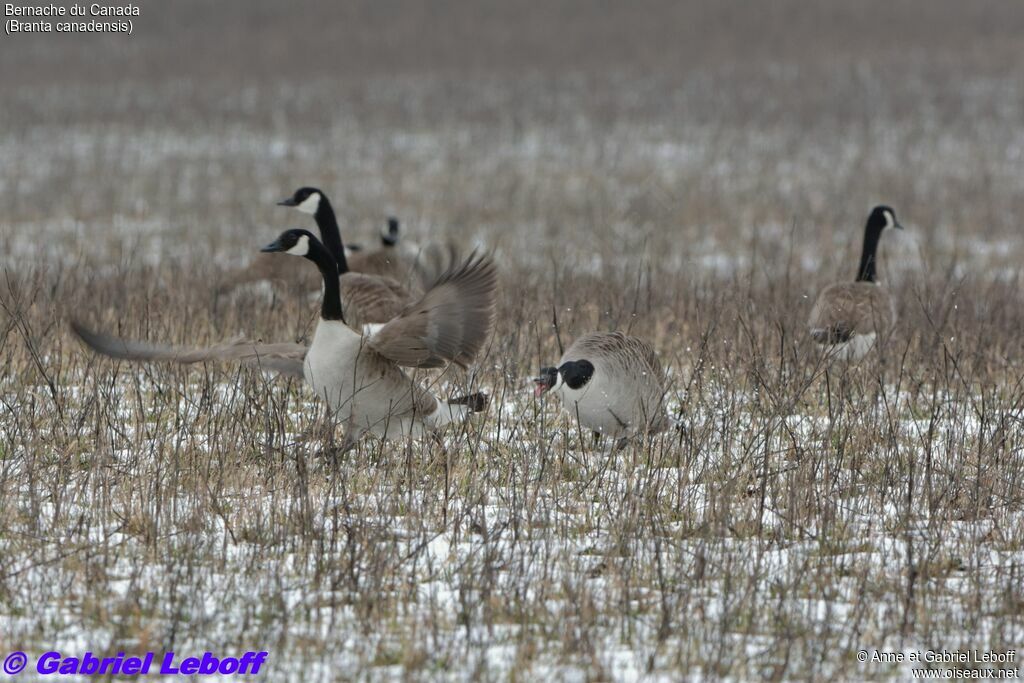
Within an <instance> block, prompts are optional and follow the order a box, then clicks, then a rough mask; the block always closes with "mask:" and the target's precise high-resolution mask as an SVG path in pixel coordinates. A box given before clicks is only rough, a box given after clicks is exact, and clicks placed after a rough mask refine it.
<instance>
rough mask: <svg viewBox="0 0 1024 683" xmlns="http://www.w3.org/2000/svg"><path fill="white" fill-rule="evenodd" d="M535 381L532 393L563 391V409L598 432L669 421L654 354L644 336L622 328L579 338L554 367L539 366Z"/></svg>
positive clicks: (630, 430)
mask: <svg viewBox="0 0 1024 683" xmlns="http://www.w3.org/2000/svg"><path fill="white" fill-rule="evenodd" d="M534 382H535V383H536V388H535V395H536V396H541V395H543V394H544V393H545V392H547V391H554V392H555V393H557V394H559V395H561V397H562V409H563V410H565V411H566V412H567V413H569V414H570V415H573V416H576V415H578V416H579V421H580V424H582V425H583V426H584V427H587V428H588V429H591V430H593V431H594V432H595V433H598V434H605V435H612V436H616V437H623V436H627V435H634V434H637V433H651V434H653V433H657V432H660V431H662V430H664V429H666V428H667V427H668V426H669V418H668V415H666V414H665V406H664V396H665V375H664V373H663V372H662V369H661V362H660V361H659V360H658V356H657V354H655V353H654V349H653V348H651V345H650V344H648V343H647V342H645V341H644V340H642V339H637V338H636V337H629V336H626V335H624V334H622V333H621V332H595V333H593V334H588V335H586V336H584V337H580V338H579V339H577V340H576V341H575V342H573V344H572V345H571V346H570V347H569V348H568V349H566V351H565V353H564V354H563V355H562V358H561V360H560V361H559V366H558V367H557V368H553V367H547V368H542V369H541V371H540V377H537V378H536V379H535V380H534Z"/></svg>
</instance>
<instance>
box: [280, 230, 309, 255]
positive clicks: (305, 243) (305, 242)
mask: <svg viewBox="0 0 1024 683" xmlns="http://www.w3.org/2000/svg"><path fill="white" fill-rule="evenodd" d="M285 253H287V254H291V255H292V256H305V255H306V254H308V253H309V237H308V236H306V235H302V236H300V237H299V241H298V242H296V243H295V246H294V247H292V248H291V249H289V250H287V251H286V252H285Z"/></svg>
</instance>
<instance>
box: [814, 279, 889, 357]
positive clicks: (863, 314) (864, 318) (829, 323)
mask: <svg viewBox="0 0 1024 683" xmlns="http://www.w3.org/2000/svg"><path fill="white" fill-rule="evenodd" d="M807 322H808V327H810V329H811V337H812V338H813V339H814V341H816V342H818V343H819V344H839V343H842V342H847V341H850V340H851V339H853V337H855V336H857V335H858V334H872V333H882V334H885V333H888V332H889V330H890V329H891V328H892V326H893V324H895V322H896V320H895V314H894V311H893V303H892V299H891V297H890V295H889V293H888V292H887V291H886V290H885V288H883V287H882V286H880V285H877V284H874V283H870V282H841V283H836V284H833V285H829V286H828V287H826V288H825V289H823V290H822V292H821V294H820V295H819V296H818V300H817V301H816V302H815V303H814V308H813V309H812V310H811V315H810V318H809V319H808V321H807Z"/></svg>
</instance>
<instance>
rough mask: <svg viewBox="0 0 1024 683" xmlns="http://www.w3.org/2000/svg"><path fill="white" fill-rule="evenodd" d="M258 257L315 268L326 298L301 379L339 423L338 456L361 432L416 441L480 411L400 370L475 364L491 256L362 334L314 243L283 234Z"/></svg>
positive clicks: (489, 291)
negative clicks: (282, 257)
mask: <svg viewBox="0 0 1024 683" xmlns="http://www.w3.org/2000/svg"><path fill="white" fill-rule="evenodd" d="M263 251H264V252H283V253H286V254H291V255H294V256H302V257H304V258H306V259H308V260H310V261H312V262H313V263H315V264H316V266H317V268H318V269H319V270H320V274H321V276H322V278H323V284H324V296H323V301H322V303H321V308H320V319H319V321H318V322H317V326H316V331H315V332H314V334H313V342H312V344H311V346H310V347H309V351H308V352H307V353H306V356H305V360H304V364H303V373H304V375H305V378H306V381H307V382H308V383H309V384H310V386H312V387H313V390H314V391H315V392H316V394H317V395H318V396H320V397H321V398H323V399H324V400H325V401H326V402H327V404H328V406H329V407H330V409H331V412H332V413H333V414H334V415H335V416H336V417H338V418H340V419H341V420H342V421H343V422H344V423H345V425H346V433H345V441H344V443H343V444H342V450H347V449H348V448H350V447H352V446H353V445H354V444H355V443H356V442H357V441H358V440H359V438H360V437H361V436H362V435H363V434H365V433H367V432H370V433H372V434H375V435H377V436H380V437H383V438H396V437H401V436H414V437H415V436H420V435H422V434H423V433H425V432H426V431H428V430H430V429H433V428H436V427H440V426H443V425H445V424H448V423H450V422H454V421H457V420H461V419H462V418H464V417H465V416H466V415H468V414H469V413H471V412H478V411H480V410H483V408H484V407H485V405H486V402H487V397H486V395H484V394H474V395H472V396H468V397H463V398H461V399H456V400H454V401H442V400H441V399H438V398H436V397H435V396H433V395H431V394H430V393H429V392H427V391H426V390H424V389H423V388H421V387H419V386H417V385H416V384H415V383H414V382H413V380H412V378H411V377H409V376H408V375H407V374H406V373H405V372H404V371H403V370H402V368H403V367H405V368H438V367H442V366H444V365H446V364H448V363H454V364H456V365H458V366H461V367H467V366H468V365H469V363H471V362H472V361H473V359H474V358H475V357H476V355H477V353H478V352H479V351H480V349H481V348H482V347H483V344H484V342H485V340H486V339H487V337H488V335H489V334H490V332H491V329H492V328H493V326H494V304H495V292H496V288H497V272H496V269H495V267H494V262H493V261H492V260H491V259H490V258H489V257H487V256H477V255H475V254H474V255H471V256H470V257H469V258H468V259H467V260H466V261H465V262H464V263H462V264H461V265H459V266H457V267H454V268H452V269H449V270H448V271H446V272H445V273H444V274H443V275H442V276H441V277H440V278H439V279H438V280H437V281H436V282H435V283H434V285H433V286H432V287H431V288H430V289H429V290H428V291H427V292H426V294H424V295H423V297H422V298H421V299H420V300H419V301H417V302H415V303H413V304H411V305H409V306H407V307H406V308H405V309H404V310H402V312H401V313H400V314H399V315H398V316H396V317H395V318H393V319H392V320H390V321H388V322H387V323H385V324H383V325H379V326H375V329H374V330H373V331H372V332H370V333H368V334H360V333H359V332H357V331H355V330H353V329H352V328H351V327H349V326H348V325H347V324H346V322H345V314H344V309H343V307H342V299H341V295H340V290H339V283H338V270H337V265H336V264H335V261H334V259H333V258H331V255H330V253H328V251H327V250H326V249H325V248H324V245H323V244H321V243H320V241H319V240H317V239H316V237H314V236H313V235H312V234H311V233H309V232H308V231H306V230H286V231H285V232H283V233H282V234H281V236H280V237H279V238H278V239H277V240H275V241H274V242H273V243H271V244H269V245H267V246H266V247H264V248H263Z"/></svg>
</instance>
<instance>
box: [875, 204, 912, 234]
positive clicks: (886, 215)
mask: <svg viewBox="0 0 1024 683" xmlns="http://www.w3.org/2000/svg"><path fill="white" fill-rule="evenodd" d="M867 227H868V230H870V231H872V232H879V233H880V232H882V230H884V229H886V228H896V229H897V230H902V229H903V226H902V225H900V224H899V222H898V221H897V220H896V212H895V211H893V210H892V207H889V206H885V205H884V204H882V205H880V206H876V207H875V208H873V209H871V214H870V215H869V216H868V225H867Z"/></svg>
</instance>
